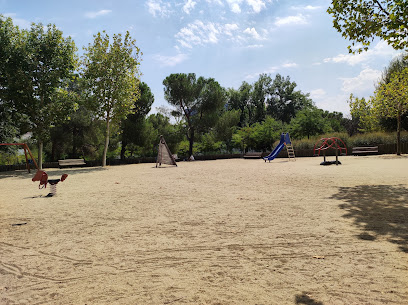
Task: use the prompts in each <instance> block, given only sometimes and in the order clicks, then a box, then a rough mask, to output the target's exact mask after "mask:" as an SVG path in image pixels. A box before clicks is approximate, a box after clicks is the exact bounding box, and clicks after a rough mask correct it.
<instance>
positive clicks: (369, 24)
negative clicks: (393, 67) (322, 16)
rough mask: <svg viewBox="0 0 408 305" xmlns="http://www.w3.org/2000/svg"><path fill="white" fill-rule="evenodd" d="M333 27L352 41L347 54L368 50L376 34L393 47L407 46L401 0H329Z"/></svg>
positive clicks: (406, 9) (407, 8) (406, 13)
mask: <svg viewBox="0 0 408 305" xmlns="http://www.w3.org/2000/svg"><path fill="white" fill-rule="evenodd" d="M327 12H328V13H329V14H331V15H332V16H333V18H334V20H333V26H334V28H335V29H336V30H337V31H338V32H340V33H341V34H342V36H343V37H345V38H347V39H349V40H351V41H352V43H351V46H348V49H349V52H350V53H356V52H358V53H360V52H362V51H363V50H365V51H366V50H368V46H369V45H370V44H371V42H372V41H373V40H374V38H375V37H379V38H381V39H383V40H384V41H386V42H387V43H388V44H389V45H391V46H392V47H393V48H394V49H396V50H403V49H406V48H407V47H408V39H407V38H408V18H407V17H408V5H407V2H406V1H400V0H332V4H331V6H330V7H329V8H328V9H327Z"/></svg>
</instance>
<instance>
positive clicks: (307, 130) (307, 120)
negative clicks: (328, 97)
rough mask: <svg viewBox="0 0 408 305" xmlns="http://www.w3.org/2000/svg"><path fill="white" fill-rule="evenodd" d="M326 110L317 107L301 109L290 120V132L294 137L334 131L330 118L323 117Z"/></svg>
mask: <svg viewBox="0 0 408 305" xmlns="http://www.w3.org/2000/svg"><path fill="white" fill-rule="evenodd" d="M323 115H324V111H323V110H322V109H318V108H316V107H313V108H307V109H303V110H301V111H299V112H298V113H297V114H296V117H295V118H293V119H292V120H291V122H290V132H291V134H292V136H293V137H294V138H303V137H307V138H308V139H310V137H311V136H315V135H319V134H324V133H327V132H330V131H333V130H332V128H331V126H330V122H329V120H328V119H325V118H324V117H323Z"/></svg>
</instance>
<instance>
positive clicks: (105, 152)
mask: <svg viewBox="0 0 408 305" xmlns="http://www.w3.org/2000/svg"><path fill="white" fill-rule="evenodd" d="M108 146H109V117H108V118H107V119H106V137H105V148H104V149H103V156H102V167H105V166H106V155H107V153H108Z"/></svg>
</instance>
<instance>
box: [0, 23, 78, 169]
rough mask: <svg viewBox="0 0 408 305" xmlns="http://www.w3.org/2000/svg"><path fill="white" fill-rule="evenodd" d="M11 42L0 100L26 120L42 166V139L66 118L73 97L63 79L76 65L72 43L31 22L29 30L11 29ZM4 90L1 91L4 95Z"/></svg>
mask: <svg viewBox="0 0 408 305" xmlns="http://www.w3.org/2000/svg"><path fill="white" fill-rule="evenodd" d="M13 35H14V37H15V38H16V37H18V38H16V39H15V40H14V42H15V44H14V45H13V48H12V49H10V51H11V52H10V53H9V54H8V56H9V57H8V61H6V63H5V66H6V69H5V71H6V73H5V75H6V79H7V84H6V85H5V86H4V87H3V89H4V91H3V94H2V97H1V99H2V100H3V98H4V100H6V101H8V102H11V103H12V104H13V108H14V109H16V110H17V111H18V112H19V113H20V114H21V115H23V116H24V117H25V118H26V119H27V122H28V123H27V126H26V129H27V131H32V133H33V136H34V138H35V139H36V140H37V143H38V148H39V149H38V150H39V152H38V166H39V167H40V168H42V151H43V142H44V141H45V140H46V139H47V138H48V137H49V131H50V127H51V126H53V125H55V124H56V123H58V122H62V121H64V120H66V119H67V118H68V114H69V113H70V112H71V111H72V110H73V109H74V107H75V100H74V98H73V97H72V96H71V94H70V93H69V92H68V91H67V90H66V88H65V84H66V83H65V81H66V79H67V78H68V77H70V75H71V74H72V73H73V71H74V69H75V67H76V56H75V51H76V48H75V44H74V42H73V41H72V40H71V38H70V37H68V38H64V37H63V35H62V32H61V31H60V30H58V29H57V27H56V26H55V25H52V24H49V25H48V26H47V27H46V28H45V27H44V26H43V25H42V24H41V23H39V24H34V23H33V24H32V26H31V29H30V30H29V31H27V30H23V31H21V32H19V30H18V28H17V29H14V32H13ZM4 93H5V94H4Z"/></svg>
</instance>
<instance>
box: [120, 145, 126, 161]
mask: <svg viewBox="0 0 408 305" xmlns="http://www.w3.org/2000/svg"><path fill="white" fill-rule="evenodd" d="M126 146H127V142H126V141H122V148H121V150H120V159H121V160H125V152H126Z"/></svg>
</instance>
